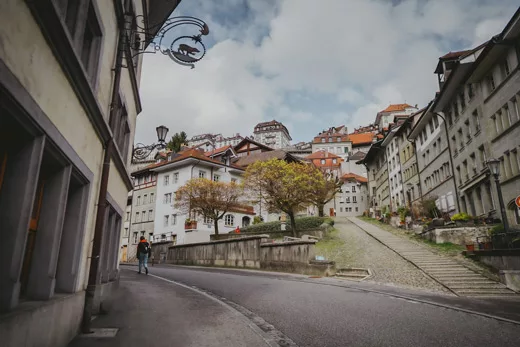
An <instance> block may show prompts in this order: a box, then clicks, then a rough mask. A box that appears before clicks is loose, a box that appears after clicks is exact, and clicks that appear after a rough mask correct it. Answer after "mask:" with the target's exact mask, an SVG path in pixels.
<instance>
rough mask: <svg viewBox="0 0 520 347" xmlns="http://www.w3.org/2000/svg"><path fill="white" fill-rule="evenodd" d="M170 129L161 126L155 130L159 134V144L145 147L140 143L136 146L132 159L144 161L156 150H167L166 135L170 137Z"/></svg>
mask: <svg viewBox="0 0 520 347" xmlns="http://www.w3.org/2000/svg"><path fill="white" fill-rule="evenodd" d="M168 130H169V129H168V128H167V127H165V126H164V125H160V126H158V127H157V128H155V131H156V132H157V141H158V143H154V144H151V145H143V144H142V143H138V144H137V145H135V146H134V149H133V151H132V159H134V160H144V159H146V158H147V157H148V156H149V155H150V153H152V151H153V150H154V149H164V148H166V135H168Z"/></svg>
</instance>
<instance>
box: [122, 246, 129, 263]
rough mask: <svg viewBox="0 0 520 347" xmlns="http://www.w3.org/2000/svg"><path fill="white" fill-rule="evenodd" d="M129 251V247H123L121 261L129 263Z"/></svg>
mask: <svg viewBox="0 0 520 347" xmlns="http://www.w3.org/2000/svg"><path fill="white" fill-rule="evenodd" d="M127 249H128V246H123V254H122V255H121V261H122V262H123V263H126V262H127V259H128V258H127V257H128V253H127Z"/></svg>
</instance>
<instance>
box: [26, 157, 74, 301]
mask: <svg viewBox="0 0 520 347" xmlns="http://www.w3.org/2000/svg"><path fill="white" fill-rule="evenodd" d="M71 171H72V167H71V166H66V167H64V168H62V169H61V170H60V171H58V172H56V173H55V174H53V175H52V176H51V177H49V178H48V179H46V181H45V186H44V188H43V199H42V206H41V212H40V220H39V221H38V229H37V232H36V240H35V246H34V253H33V256H32V260H31V265H30V270H29V271H30V272H29V281H28V285H27V296H28V297H29V298H31V299H36V300H48V299H50V298H51V297H52V296H53V295H54V287H55V285H56V267H57V264H58V255H59V251H60V240H61V232H62V230H63V221H64V220H65V209H66V206H67V196H68V191H69V182H70V173H71Z"/></svg>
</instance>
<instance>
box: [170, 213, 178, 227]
mask: <svg viewBox="0 0 520 347" xmlns="http://www.w3.org/2000/svg"><path fill="white" fill-rule="evenodd" d="M171 222H172V225H177V215H176V214H172V220H171Z"/></svg>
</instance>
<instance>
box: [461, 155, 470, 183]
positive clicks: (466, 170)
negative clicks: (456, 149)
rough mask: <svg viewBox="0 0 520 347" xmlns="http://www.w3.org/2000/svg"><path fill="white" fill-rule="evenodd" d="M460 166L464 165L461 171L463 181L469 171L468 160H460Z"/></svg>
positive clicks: (467, 176) (466, 178) (465, 179)
mask: <svg viewBox="0 0 520 347" xmlns="http://www.w3.org/2000/svg"><path fill="white" fill-rule="evenodd" d="M462 166H463V167H464V171H463V172H462V173H463V174H464V181H467V180H468V178H469V172H468V161H467V160H464V161H463V162H462Z"/></svg>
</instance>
